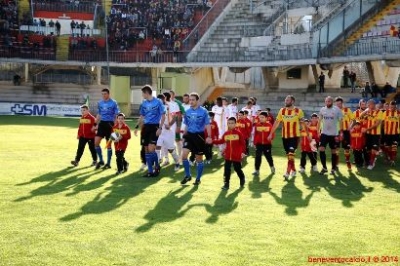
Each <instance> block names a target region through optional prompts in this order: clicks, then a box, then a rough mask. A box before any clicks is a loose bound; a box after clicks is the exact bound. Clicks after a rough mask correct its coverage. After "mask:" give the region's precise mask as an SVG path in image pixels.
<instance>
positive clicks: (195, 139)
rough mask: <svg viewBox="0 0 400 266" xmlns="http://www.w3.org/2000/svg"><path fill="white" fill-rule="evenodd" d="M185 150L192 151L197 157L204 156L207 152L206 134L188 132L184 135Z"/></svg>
mask: <svg viewBox="0 0 400 266" xmlns="http://www.w3.org/2000/svg"><path fill="white" fill-rule="evenodd" d="M183 148H185V149H188V150H190V151H191V152H192V153H194V154H195V155H203V154H204V152H205V150H206V142H205V138H204V132H199V133H189V132H188V133H186V135H183Z"/></svg>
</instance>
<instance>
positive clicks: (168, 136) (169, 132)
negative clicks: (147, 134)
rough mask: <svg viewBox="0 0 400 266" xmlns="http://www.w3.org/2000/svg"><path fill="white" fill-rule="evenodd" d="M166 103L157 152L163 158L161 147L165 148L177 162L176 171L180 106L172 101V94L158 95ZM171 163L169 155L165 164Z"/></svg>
mask: <svg viewBox="0 0 400 266" xmlns="http://www.w3.org/2000/svg"><path fill="white" fill-rule="evenodd" d="M158 97H159V98H160V99H161V100H162V101H163V103H164V106H165V121H164V125H163V127H162V130H161V134H160V136H159V137H158V140H157V146H156V152H157V155H158V156H159V158H161V149H162V148H165V149H166V150H167V151H168V152H169V153H170V154H171V155H172V158H173V159H174V162H175V171H177V170H179V167H180V164H179V156H178V154H177V153H176V149H175V132H176V125H177V123H176V122H177V119H178V115H179V112H180V110H179V106H178V104H177V103H175V102H171V101H170V99H171V94H170V93H168V92H165V93H164V94H161V95H159V96H158ZM168 164H169V161H168V157H167V159H166V160H165V161H164V163H163V165H164V166H166V165H168Z"/></svg>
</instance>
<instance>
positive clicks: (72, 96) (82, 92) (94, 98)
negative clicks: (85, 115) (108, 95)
mask: <svg viewBox="0 0 400 266" xmlns="http://www.w3.org/2000/svg"><path fill="white" fill-rule="evenodd" d="M101 88H102V87H100V86H97V85H91V86H88V87H82V86H79V85H75V84H61V83H53V84H47V87H46V90H40V91H38V90H35V89H34V87H33V84H32V83H23V84H22V85H21V86H10V82H9V81H8V82H3V81H0V99H1V100H2V101H4V102H21V103H38V104H39V103H40V104H71V105H78V106H79V105H81V104H83V103H84V101H85V99H84V96H86V95H88V96H89V99H90V103H89V105H90V108H92V109H93V111H97V110H96V106H97V102H98V101H99V100H100V99H101V94H100V90H101Z"/></svg>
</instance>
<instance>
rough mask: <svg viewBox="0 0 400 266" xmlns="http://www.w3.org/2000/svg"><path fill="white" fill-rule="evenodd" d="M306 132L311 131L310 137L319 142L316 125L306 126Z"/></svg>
mask: <svg viewBox="0 0 400 266" xmlns="http://www.w3.org/2000/svg"><path fill="white" fill-rule="evenodd" d="M308 132H310V133H311V135H312V138H313V139H315V142H316V143H319V131H318V128H317V125H315V126H313V125H310V126H309V127H308Z"/></svg>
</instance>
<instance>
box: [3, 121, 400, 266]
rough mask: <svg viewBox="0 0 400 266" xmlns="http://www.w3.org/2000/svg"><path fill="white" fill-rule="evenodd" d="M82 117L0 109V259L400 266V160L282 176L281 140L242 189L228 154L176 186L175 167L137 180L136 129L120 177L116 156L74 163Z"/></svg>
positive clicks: (248, 168)
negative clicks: (103, 162) (227, 167)
mask: <svg viewBox="0 0 400 266" xmlns="http://www.w3.org/2000/svg"><path fill="white" fill-rule="evenodd" d="M78 123H79V122H78V119H76V118H52V117H25V116H0V132H1V141H0V150H1V153H0V164H1V166H0V210H1V212H0V228H1V229H0V265H24V266H27V265H285V266H286V265H296V266H297V265H340V264H345V265H398V264H400V262H399V260H400V173H399V168H400V167H399V165H400V161H399V159H398V160H397V165H396V166H395V167H389V166H388V165H386V164H385V163H384V162H383V158H382V157H380V158H378V163H377V166H376V167H375V168H374V169H373V170H372V171H370V170H367V169H360V170H357V169H355V168H354V167H353V171H352V172H348V171H347V169H346V166H345V164H344V163H343V155H341V164H340V171H339V173H338V175H337V176H333V175H325V176H321V175H319V174H318V173H313V174H310V164H309V162H308V165H307V171H306V173H305V174H299V173H298V174H297V177H296V178H295V179H294V181H291V182H284V181H283V177H282V175H283V173H284V170H285V167H286V157H285V156H284V152H283V149H282V145H281V139H280V138H279V137H277V138H276V139H275V141H274V146H273V157H274V162H275V167H276V169H277V172H276V174H274V175H271V174H270V170H269V167H268V165H267V162H266V160H265V159H264V158H263V161H262V165H261V171H260V176H258V177H253V176H252V175H251V173H252V172H253V171H254V158H253V156H250V157H248V158H247V161H246V163H245V166H244V168H243V169H244V172H245V175H246V186H245V188H244V189H239V179H238V177H237V175H236V173H234V171H232V177H231V188H230V189H229V190H228V191H223V190H221V186H222V185H223V182H222V180H223V160H222V159H215V160H214V161H213V162H212V163H211V165H206V166H205V171H204V175H203V178H202V184H201V185H200V186H199V187H194V186H192V184H191V183H190V185H185V186H182V185H180V180H181V179H182V178H183V176H184V173H183V169H180V170H179V171H178V172H175V171H174V169H173V168H174V165H173V164H171V165H169V166H168V167H165V168H163V169H162V171H161V175H160V177H157V178H144V177H142V175H143V172H141V171H139V167H140V165H141V162H140V157H139V150H140V143H139V138H138V137H135V136H132V139H131V140H130V142H129V145H128V149H127V152H126V159H127V161H128V162H129V163H130V168H129V170H128V172H127V173H124V174H122V175H118V176H115V172H116V169H115V166H116V164H115V156H114V155H113V158H112V169H109V170H94V168H93V167H90V164H91V157H90V153H89V150H88V149H87V148H86V150H85V153H84V155H83V157H82V160H81V162H80V164H79V166H78V167H72V166H71V165H70V161H71V160H73V159H74V157H75V152H76V148H77V139H76V133H77V128H78ZM128 125H129V126H130V127H131V129H133V127H134V125H135V123H134V121H128ZM132 135H133V134H132ZM277 135H278V136H279V134H277ZM101 145H102V147H104V145H105V143H104V142H103V143H102V144H101ZM328 153H329V152H328ZM252 154H254V152H253V153H252ZM103 155H105V152H104V150H103ZM399 156H400V155H398V157H399ZM214 157H216V153H214ZM329 157H330V155H328V158H329ZM170 161H172V159H170ZM298 164H299V154H297V158H296V167H297V168H298ZM328 166H330V164H328ZM318 167H319V168H321V166H320V165H318ZM232 170H233V169H232ZM192 174H195V168H194V167H192Z"/></svg>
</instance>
